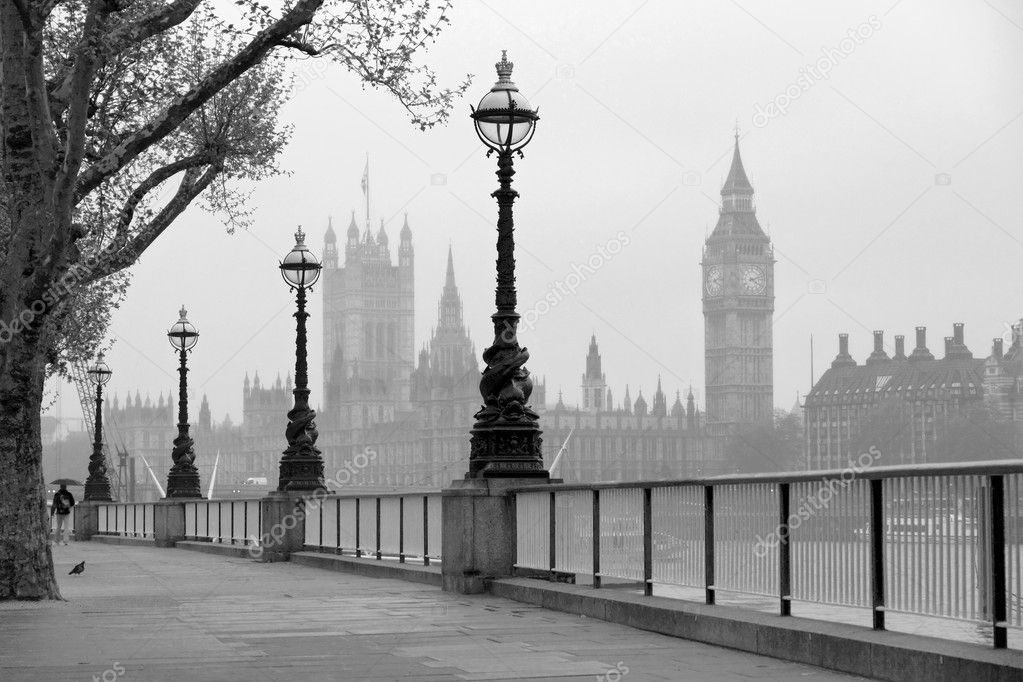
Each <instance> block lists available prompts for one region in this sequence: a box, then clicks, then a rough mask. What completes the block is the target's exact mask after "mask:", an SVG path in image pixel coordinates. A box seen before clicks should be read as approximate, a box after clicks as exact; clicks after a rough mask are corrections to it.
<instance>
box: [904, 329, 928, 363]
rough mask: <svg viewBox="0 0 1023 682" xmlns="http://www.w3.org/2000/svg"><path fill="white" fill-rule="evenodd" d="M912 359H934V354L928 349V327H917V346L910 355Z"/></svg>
mask: <svg viewBox="0 0 1023 682" xmlns="http://www.w3.org/2000/svg"><path fill="white" fill-rule="evenodd" d="M909 359H910V360H933V359H934V355H932V354H931V351H929V350H927V327H917V328H916V348H914V349H913V352H912V353H911V354H910V356H909Z"/></svg>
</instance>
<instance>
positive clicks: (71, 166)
mask: <svg viewBox="0 0 1023 682" xmlns="http://www.w3.org/2000/svg"><path fill="white" fill-rule="evenodd" d="M110 12H111V5H110V4H108V3H107V2H104V0H92V2H91V3H90V6H89V10H88V13H87V14H86V17H85V24H84V26H83V27H82V39H81V42H79V44H78V47H77V48H76V49H75V64H74V67H73V69H72V71H71V97H70V101H69V107H68V115H67V136H66V137H67V143H66V146H65V150H64V163H63V164H62V166H61V168H60V172H59V174H58V176H57V181H56V183H55V185H54V192H53V194H54V203H55V204H56V207H57V215H70V207H71V200H72V191H71V190H72V186H73V184H74V182H75V179H76V178H77V177H78V173H79V170H80V169H81V167H82V155H83V153H84V150H85V126H86V124H87V123H88V120H89V94H90V90H91V86H92V82H93V80H94V78H95V76H96V68H97V66H98V64H99V49H100V36H101V34H102V31H103V29H104V24H105V23H106V19H107V17H108V16H109V14H110ZM56 236H57V237H58V239H59V238H60V231H59V230H58V232H57V235H56ZM58 246H59V245H58ZM55 253H61V251H60V250H57V251H55Z"/></svg>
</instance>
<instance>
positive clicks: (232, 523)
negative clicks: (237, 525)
mask: <svg viewBox="0 0 1023 682" xmlns="http://www.w3.org/2000/svg"><path fill="white" fill-rule="evenodd" d="M231 544H232V545H233V544H234V500H231Z"/></svg>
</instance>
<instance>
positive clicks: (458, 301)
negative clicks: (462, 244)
mask: <svg viewBox="0 0 1023 682" xmlns="http://www.w3.org/2000/svg"><path fill="white" fill-rule="evenodd" d="M437 307H438V316H437V317H438V321H437V328H438V329H445V330H453V331H459V330H461V329H462V297H461V296H459V295H458V287H457V286H456V285H455V259H454V256H453V255H452V252H451V246H450V245H448V269H447V273H446V274H445V276H444V291H443V292H442V293H441V297H440V304H439V305H438V306H437Z"/></svg>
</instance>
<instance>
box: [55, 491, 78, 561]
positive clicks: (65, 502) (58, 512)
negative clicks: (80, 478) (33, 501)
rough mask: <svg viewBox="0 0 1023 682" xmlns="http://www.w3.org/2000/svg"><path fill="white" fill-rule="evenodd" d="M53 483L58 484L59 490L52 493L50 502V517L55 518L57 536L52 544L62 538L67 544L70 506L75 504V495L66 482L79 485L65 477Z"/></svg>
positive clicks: (69, 532) (69, 529)
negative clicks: (51, 501)
mask: <svg viewBox="0 0 1023 682" xmlns="http://www.w3.org/2000/svg"><path fill="white" fill-rule="evenodd" d="M54 483H59V484H60V490H58V491H57V492H56V493H54V495H53V503H52V504H50V518H51V519H52V518H54V516H56V518H57V536H56V541H55V542H54V544H58V543H60V541H61V539H63V541H64V544H65V545H66V544H67V540H68V535H70V534H71V507H73V506H75V496H74V495H72V494H71V491H69V490H68V489H67V487H68V484H69V483H70V484H72V485H75V484H77V485H81V483H78V482H77V481H72V480H70V479H66V478H58V479H57V480H56V481H54Z"/></svg>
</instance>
